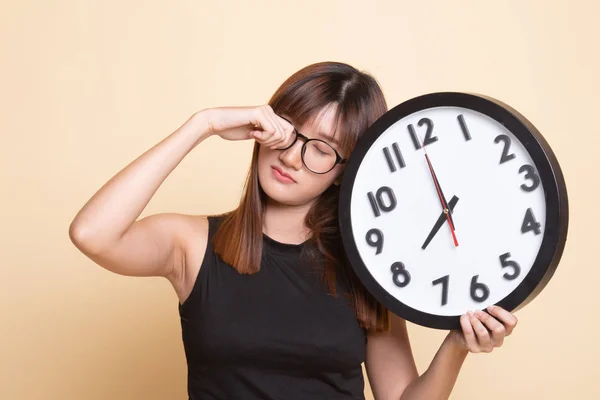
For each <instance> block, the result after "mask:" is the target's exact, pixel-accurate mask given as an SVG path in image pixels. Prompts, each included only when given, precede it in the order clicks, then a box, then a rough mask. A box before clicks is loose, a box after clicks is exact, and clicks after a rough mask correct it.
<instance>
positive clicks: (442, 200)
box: [421, 140, 458, 247]
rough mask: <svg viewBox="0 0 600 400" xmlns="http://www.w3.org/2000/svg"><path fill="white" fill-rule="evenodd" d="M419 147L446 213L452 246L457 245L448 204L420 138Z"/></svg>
mask: <svg viewBox="0 0 600 400" xmlns="http://www.w3.org/2000/svg"><path fill="white" fill-rule="evenodd" d="M421 147H423V150H424V151H425V159H426V160H427V165H428V166H429V172H431V177H432V178H433V183H434V184H435V189H436V191H437V194H438V197H439V198H440V202H441V203H442V207H443V208H444V213H445V214H446V219H447V220H448V227H449V228H450V233H451V234H452V239H453V240H454V246H455V247H458V240H457V239H456V233H455V232H454V224H453V223H452V220H451V219H450V210H449V209H448V204H446V201H445V200H444V196H442V191H441V190H440V187H439V186H438V182H437V179H436V177H435V173H434V172H433V166H432V165H431V161H430V160H429V155H428V154H427V149H426V148H425V145H424V143H423V141H422V140H421Z"/></svg>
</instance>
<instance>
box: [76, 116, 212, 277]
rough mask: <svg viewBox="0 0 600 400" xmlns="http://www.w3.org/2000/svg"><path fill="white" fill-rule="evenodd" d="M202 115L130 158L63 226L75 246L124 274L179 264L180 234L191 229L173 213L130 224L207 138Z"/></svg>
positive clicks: (158, 271) (168, 269)
mask: <svg viewBox="0 0 600 400" xmlns="http://www.w3.org/2000/svg"><path fill="white" fill-rule="evenodd" d="M208 132H209V129H208V122H207V117H206V115H205V113H203V112H199V113H196V114H194V115H193V116H192V117H191V118H189V119H188V120H187V121H186V122H185V123H184V124H183V125H182V126H181V127H180V128H179V129H177V130H176V131H175V132H173V133H172V134H170V135H169V136H167V137H166V138H165V139H163V140H162V141H160V142H159V143H158V144H156V145H155V146H153V147H152V148H151V149H149V150H148V151H146V152H145V153H143V154H142V155H141V156H139V157H138V158H136V159H135V160H134V161H133V162H131V163H130V164H129V165H127V166H126V167H125V168H123V169H122V170H121V171H119V173H117V174H116V175H115V176H113V177H112V178H111V179H110V180H109V181H108V182H106V183H105V184H104V185H103V186H102V187H101V188H100V189H99V190H98V191H97V192H96V193H95V194H94V195H93V196H92V197H91V198H90V199H89V200H88V201H87V203H86V204H85V205H84V206H83V208H82V209H81V210H80V211H79V212H78V213H77V215H76V216H75V218H74V220H73V221H72V223H71V225H70V227H69V236H70V238H71V241H72V242H73V243H74V244H75V246H76V247H77V248H78V249H79V250H81V251H82V252H83V253H84V254H86V255H87V256H88V257H89V258H91V259H92V260H94V261H95V262H96V263H98V264H99V265H101V266H103V267H104V268H106V269H108V270H110V271H112V272H115V273H118V274H122V275H130V276H168V275H169V274H170V273H172V272H173V270H174V268H175V264H176V263H179V262H182V261H181V260H182V259H183V257H184V252H183V250H182V244H183V240H181V239H182V238H183V237H185V236H186V233H189V232H192V231H193V229H194V227H193V224H191V223H190V219H189V218H188V217H186V216H184V215H179V214H173V213H170V214H157V215H152V216H148V217H145V218H143V219H141V220H139V221H137V222H136V220H137V218H138V217H139V216H140V214H141V213H142V211H143V210H144V208H145V207H146V205H147V204H148V203H149V201H150V199H151V198H152V196H153V195H154V193H155V192H156V191H157V190H158V188H159V187H160V185H161V184H162V183H163V182H164V180H165V179H166V178H167V176H168V175H169V174H170V173H171V172H172V171H173V170H174V169H175V167H176V166H177V165H178V164H179V163H180V162H181V161H182V160H183V158H184V157H185V156H186V155H187V154H188V153H189V152H190V151H191V150H192V149H193V148H194V147H195V146H196V145H198V144H199V143H200V142H202V141H203V140H204V139H206V138H207V137H208V136H209V133H208Z"/></svg>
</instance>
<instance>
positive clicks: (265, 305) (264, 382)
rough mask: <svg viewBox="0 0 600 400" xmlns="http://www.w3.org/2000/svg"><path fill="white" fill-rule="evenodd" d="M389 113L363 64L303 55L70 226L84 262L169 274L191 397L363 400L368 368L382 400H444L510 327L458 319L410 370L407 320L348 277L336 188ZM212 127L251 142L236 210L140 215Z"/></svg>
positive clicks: (494, 319)
mask: <svg viewBox="0 0 600 400" xmlns="http://www.w3.org/2000/svg"><path fill="white" fill-rule="evenodd" d="M386 110H387V106H386V102H385V99H384V96H383V93H382V91H381V89H380V87H379V85H378V84H377V82H376V80H375V79H374V78H373V77H372V76H370V75H369V74H367V73H364V72H361V71H358V70H356V69H355V68H353V67H351V66H349V65H347V64H343V63H334V62H324V63H318V64H314V65H310V66H307V67H305V68H303V69H302V70H300V71H298V72H296V73H295V74H293V75H292V76H291V77H290V78H288V79H287V80H286V81H285V82H284V83H283V84H282V85H281V87H280V88H279V89H278V90H277V91H276V92H275V94H274V95H273V97H272V98H271V100H270V101H269V103H268V105H264V106H258V107H219V108H210V109H205V110H202V111H199V112H197V113H195V114H194V115H193V116H192V117H191V118H189V119H188V120H187V121H186V122H185V123H184V124H183V125H182V126H181V127H180V128H179V129H177V130H176V131H175V132H173V133H171V134H170V135H169V136H167V137H166V138H165V139H163V140H162V141H161V142H160V143H158V144H156V145H155V146H154V147H152V148H151V149H150V150H148V151H147V152H145V153H144V154H142V155H141V156H139V157H138V158H137V159H136V160H134V161H133V162H132V163H131V164H129V165H128V166H126V167H125V168H124V169H123V170H121V171H120V172H119V173H118V174H117V175H115V176H114V177H113V178H112V179H110V180H109V181H108V182H107V183H106V184H105V185H104V186H103V187H102V188H101V189H100V190H98V192H97V193H96V194H95V195H94V196H93V197H92V198H91V199H90V200H89V201H88V202H87V203H86V204H85V206H84V207H83V208H82V209H81V210H80V211H79V213H78V214H77V216H76V217H75V219H74V220H73V222H72V223H71V226H70V231H69V234H70V237H71V240H72V241H73V243H74V244H75V245H76V246H77V248H79V249H80V250H81V251H82V252H83V253H84V254H86V255H87V256H88V257H89V258H90V259H92V260H93V261H94V262H96V263H97V264H98V265H100V266H102V267H104V268H106V269H108V270H110V271H112V272H114V273H117V274H121V275H127V276H163V277H165V278H167V279H168V280H169V281H170V282H171V283H172V285H173V287H174V289H175V292H176V293H177V296H178V298H179V304H178V306H179V314H180V317H181V326H182V337H183V344H184V348H185V354H186V359H187V363H188V393H189V398H190V399H288V400H290V399H303V400H304V399H327V400H333V399H362V398H364V395H363V391H364V380H363V374H362V368H361V364H362V363H363V362H365V367H366V371H367V375H368V377H369V381H370V384H371V388H372V390H373V393H374V396H375V398H376V399H446V398H448V397H449V395H450V393H451V391H452V388H453V386H454V384H455V382H456V378H457V376H458V373H459V370H460V368H461V365H462V363H463V361H464V359H465V357H466V355H467V354H468V353H469V352H474V353H477V352H490V351H492V349H493V348H494V347H498V346H501V345H502V342H503V340H504V338H505V336H508V335H509V334H510V333H511V332H512V330H513V328H514V327H515V325H516V323H517V319H516V318H515V316H514V315H512V314H511V313H509V312H508V311H506V310H503V309H500V308H498V307H492V308H491V309H489V310H488V311H489V314H488V313H482V312H476V313H474V314H473V313H468V314H466V315H463V316H462V317H461V327H462V329H461V330H456V331H450V332H449V333H448V335H447V336H446V338H445V340H444V341H443V343H442V345H441V347H440V349H439V351H438V352H437V354H436V355H435V357H434V359H433V360H432V362H431V365H430V366H429V368H428V369H427V370H426V371H425V373H423V374H422V375H420V376H419V374H418V372H417V369H416V366H415V362H414V359H413V355H412V352H411V348H410V344H409V339H408V336H407V329H406V323H405V321H404V320H402V319H401V318H399V317H397V316H395V315H392V314H391V313H389V312H388V311H387V310H386V309H385V308H384V307H383V306H382V305H381V304H379V303H378V302H377V301H376V300H375V299H374V298H373V297H372V296H371V295H370V294H369V293H368V292H367V291H366V290H365V288H364V287H363V286H362V285H361V283H360V282H359V281H358V279H357V277H356V275H354V273H353V270H352V268H351V267H350V266H349V264H348V262H347V259H346V258H345V254H344V249H343V247H342V244H341V239H340V235H339V231H338V223H337V204H338V196H339V183H340V179H341V175H342V173H343V170H344V160H346V159H347V158H348V157H349V155H350V153H351V151H352V149H353V147H354V145H355V143H356V142H357V140H358V138H359V137H360V136H361V135H362V134H364V132H365V131H366V130H367V128H368V127H369V126H370V125H371V124H372V123H373V122H374V121H375V120H376V119H377V118H378V117H379V116H381V115H382V114H383V113H384V112H385V111H386ZM211 136H219V137H220V138H222V139H225V140H247V139H254V140H255V145H254V152H253V156H252V162H251V167H250V171H249V174H248V178H247V182H246V186H245V190H244V193H243V196H242V199H241V201H240V204H239V207H237V208H236V209H235V210H233V211H231V212H228V213H225V214H222V215H216V216H199V215H182V214H177V213H164V214H158V215H151V216H148V217H145V218H142V219H139V220H138V217H139V216H140V214H141V212H142V211H143V210H144V208H145V207H146V205H147V204H148V202H149V201H150V199H151V197H152V196H153V194H154V193H155V192H156V191H157V190H158V188H159V186H160V185H161V183H162V182H163V181H164V180H165V179H166V178H167V176H168V175H169V174H170V173H171V172H172V171H173V170H174V168H175V167H176V166H177V165H178V164H179V163H180V162H181V161H182V159H183V158H184V157H185V156H186V155H187V154H188V153H189V152H190V151H192V149H194V148H195V147H196V146H197V145H199V144H200V143H202V141H204V140H205V139H206V138H208V137H211ZM216 168H218V166H217V165H216V166H215V169H216ZM206 190H207V191H210V190H211V189H210V188H206ZM407 190H410V188H407Z"/></svg>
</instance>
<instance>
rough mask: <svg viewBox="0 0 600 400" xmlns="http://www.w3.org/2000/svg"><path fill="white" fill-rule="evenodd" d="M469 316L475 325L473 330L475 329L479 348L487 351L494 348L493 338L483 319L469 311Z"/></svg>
mask: <svg viewBox="0 0 600 400" xmlns="http://www.w3.org/2000/svg"><path fill="white" fill-rule="evenodd" d="M469 316H470V317H471V318H470V321H471V325H473V330H474V331H475V336H477V343H478V344H479V348H480V349H481V351H485V352H486V353H489V352H491V351H492V350H493V348H494V346H493V344H492V338H491V337H490V334H489V332H488V330H487V329H486V328H485V326H483V324H482V323H481V321H480V320H479V319H477V317H476V316H475V314H473V313H472V312H470V311H469Z"/></svg>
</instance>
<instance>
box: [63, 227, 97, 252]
mask: <svg viewBox="0 0 600 400" xmlns="http://www.w3.org/2000/svg"><path fill="white" fill-rule="evenodd" d="M69 239H70V240H71V243H73V244H74V245H75V247H77V249H79V250H80V251H81V252H83V253H84V254H98V252H99V245H98V240H97V239H94V235H92V233H91V232H90V229H89V227H86V226H85V225H84V224H82V223H80V222H78V221H77V220H74V221H73V222H71V225H69Z"/></svg>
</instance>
